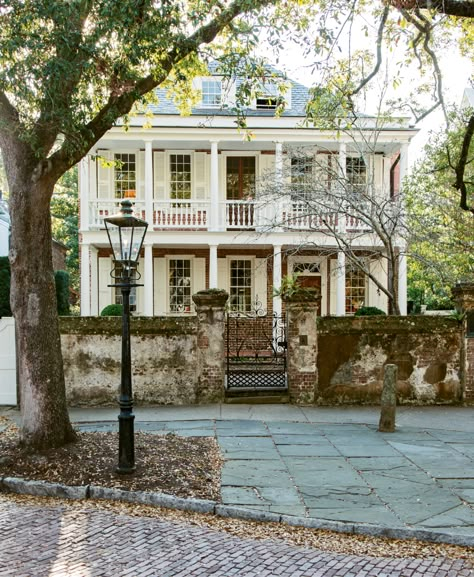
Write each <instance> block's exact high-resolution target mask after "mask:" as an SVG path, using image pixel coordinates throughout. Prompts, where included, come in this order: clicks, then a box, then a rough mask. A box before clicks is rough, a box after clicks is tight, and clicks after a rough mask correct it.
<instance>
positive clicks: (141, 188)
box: [136, 150, 145, 199]
mask: <svg viewBox="0 0 474 577" xmlns="http://www.w3.org/2000/svg"><path fill="white" fill-rule="evenodd" d="M136 163H137V174H136V179H137V198H141V199H143V198H145V151H144V150H138V151H137V153H136Z"/></svg>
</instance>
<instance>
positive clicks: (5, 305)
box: [0, 256, 12, 317]
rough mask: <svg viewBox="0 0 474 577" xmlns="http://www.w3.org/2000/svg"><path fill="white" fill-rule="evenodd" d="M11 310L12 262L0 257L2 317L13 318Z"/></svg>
mask: <svg viewBox="0 0 474 577" xmlns="http://www.w3.org/2000/svg"><path fill="white" fill-rule="evenodd" d="M11 316H12V311H11V309H10V261H9V260H8V257H7V256H1V257H0V317H11Z"/></svg>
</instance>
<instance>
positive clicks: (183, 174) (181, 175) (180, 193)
mask: <svg viewBox="0 0 474 577" xmlns="http://www.w3.org/2000/svg"><path fill="white" fill-rule="evenodd" d="M191 190H192V181H191V155H190V154H170V197H171V198H172V199H176V200H189V199H190V198H191Z"/></svg>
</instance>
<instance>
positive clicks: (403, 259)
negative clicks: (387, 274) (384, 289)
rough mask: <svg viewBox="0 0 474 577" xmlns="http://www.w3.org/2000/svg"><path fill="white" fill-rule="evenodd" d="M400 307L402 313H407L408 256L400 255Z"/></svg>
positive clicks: (402, 253) (401, 253)
mask: <svg viewBox="0 0 474 577" xmlns="http://www.w3.org/2000/svg"><path fill="white" fill-rule="evenodd" d="M398 308H399V309H400V314H401V315H406V314H407V256H406V254H405V253H404V252H400V254H399V255H398Z"/></svg>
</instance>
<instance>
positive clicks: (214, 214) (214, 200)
mask: <svg viewBox="0 0 474 577" xmlns="http://www.w3.org/2000/svg"><path fill="white" fill-rule="evenodd" d="M217 145H218V141H217V140H212V141H211V191H210V192H211V194H210V197H211V219H210V225H211V226H210V230H218V229H219V228H220V227H223V228H225V226H224V225H225V223H221V222H219V214H220V211H219V154H218V149H217Z"/></svg>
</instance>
